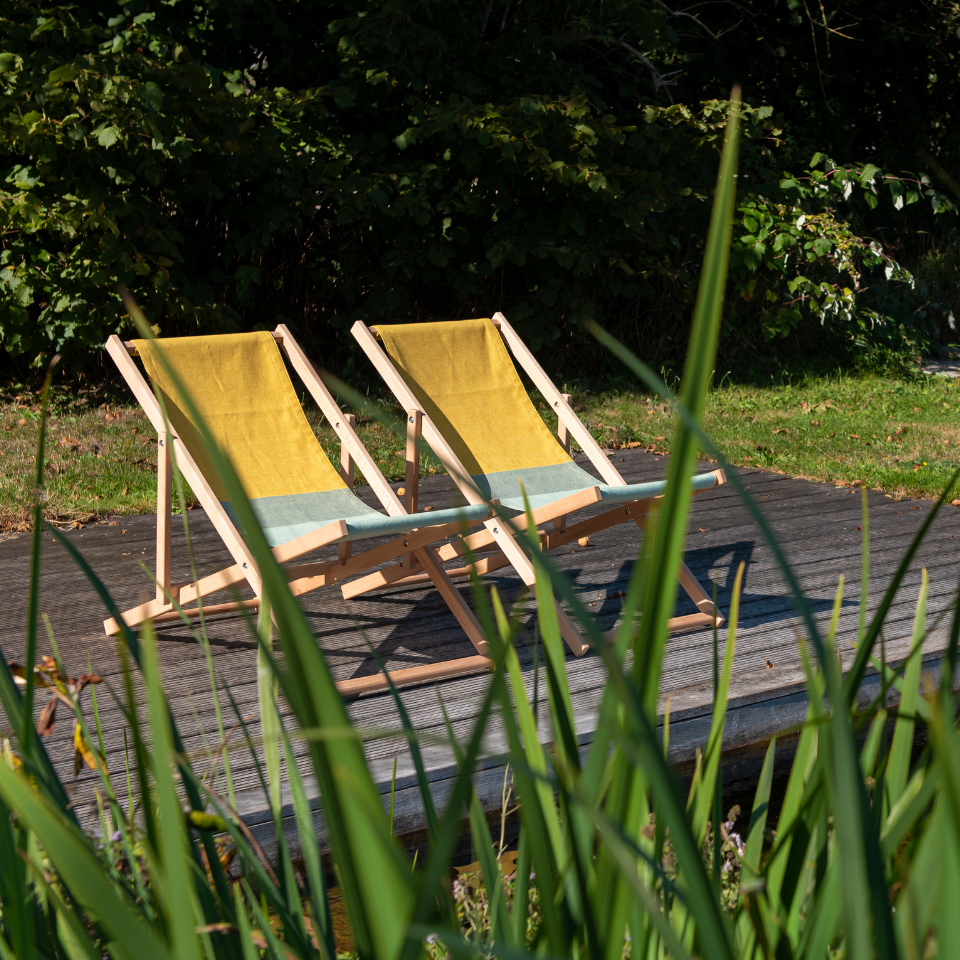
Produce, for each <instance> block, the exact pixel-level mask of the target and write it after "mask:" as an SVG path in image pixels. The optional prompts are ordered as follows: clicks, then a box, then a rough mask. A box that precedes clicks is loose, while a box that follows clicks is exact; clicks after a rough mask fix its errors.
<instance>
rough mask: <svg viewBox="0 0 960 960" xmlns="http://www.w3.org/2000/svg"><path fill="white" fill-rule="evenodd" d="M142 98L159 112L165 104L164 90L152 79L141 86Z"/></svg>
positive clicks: (152, 108) (155, 111)
mask: <svg viewBox="0 0 960 960" xmlns="http://www.w3.org/2000/svg"><path fill="white" fill-rule="evenodd" d="M139 93H140V99H141V100H143V101H144V102H145V103H146V105H147V106H148V107H149V108H150V109H151V110H152V111H153V112H154V113H157V112H159V110H160V108H161V107H162V106H163V91H162V90H161V89H160V88H159V87H158V86H157V85H156V84H155V83H154V82H153V81H152V80H148V81H147V82H146V83H144V84H142V85H141V86H140V88H139Z"/></svg>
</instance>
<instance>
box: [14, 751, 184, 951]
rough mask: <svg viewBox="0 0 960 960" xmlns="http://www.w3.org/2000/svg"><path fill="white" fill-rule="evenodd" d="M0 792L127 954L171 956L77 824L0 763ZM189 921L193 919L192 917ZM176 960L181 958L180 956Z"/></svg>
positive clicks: (86, 907) (72, 890)
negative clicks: (117, 885) (116, 882)
mask: <svg viewBox="0 0 960 960" xmlns="http://www.w3.org/2000/svg"><path fill="white" fill-rule="evenodd" d="M0 797H2V798H3V801H4V802H5V803H6V804H7V806H8V807H9V808H10V809H13V810H16V811H17V812H18V813H19V815H20V819H21V820H22V821H23V822H24V824H25V825H26V826H27V827H28V828H29V829H30V830H32V831H33V832H34V833H35V834H36V835H37V839H38V840H39V841H40V842H41V843H42V844H43V847H44V850H45V851H46V855H47V856H48V857H49V858H50V862H51V863H52V864H53V865H54V867H55V868H56V870H57V873H58V874H59V876H60V878H61V879H62V881H63V882H64V883H65V884H66V885H67V888H68V889H69V891H70V893H71V895H72V896H73V897H74V899H75V900H76V901H77V902H78V903H79V904H81V905H82V906H83V909H84V911H85V912H86V914H87V915H88V916H89V917H90V918H91V919H92V920H93V921H94V922H95V923H96V924H98V925H99V926H100V927H101V928H102V929H103V930H104V932H105V933H106V934H107V936H108V937H109V938H110V939H111V940H113V941H116V942H117V945H118V947H119V948H120V949H121V950H122V951H123V955H124V956H127V957H136V958H138V960H174V956H175V955H174V954H173V953H170V952H168V950H167V948H166V945H165V944H164V943H163V942H162V941H161V940H160V939H159V938H158V937H157V935H156V933H154V930H153V928H152V927H151V926H150V925H149V924H148V923H147V922H146V921H145V920H144V919H143V917H142V916H141V914H140V912H139V911H138V910H137V908H136V907H135V906H134V905H133V903H132V901H131V900H130V899H129V897H128V896H127V895H126V894H125V893H124V891H123V890H122V889H120V888H117V887H116V885H115V884H114V883H113V880H112V878H111V877H110V875H109V873H108V872H107V871H106V870H104V868H103V866H102V865H101V863H100V861H99V860H98V859H97V857H96V854H95V853H94V852H93V850H92V849H91V848H90V845H89V841H88V840H87V838H86V837H84V836H83V834H82V833H81V832H80V829H79V827H77V826H75V825H74V824H72V823H71V822H70V821H69V820H67V819H66V818H65V817H64V816H63V814H61V813H60V811H58V810H57V809H56V808H55V807H54V806H53V805H52V804H51V803H50V802H49V801H48V800H47V799H46V797H44V796H43V795H42V794H39V793H37V792H36V790H34V788H33V786H32V785H31V784H30V783H29V781H28V780H27V779H26V778H25V777H23V776H22V775H21V774H18V773H14V771H12V770H10V769H9V767H7V766H6V764H4V763H0ZM191 920H192V918H191ZM178 960H179V958H178Z"/></svg>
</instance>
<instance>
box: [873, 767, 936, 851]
mask: <svg viewBox="0 0 960 960" xmlns="http://www.w3.org/2000/svg"><path fill="white" fill-rule="evenodd" d="M939 789H940V768H939V766H934V767H931V768H930V769H927V770H924V769H921V770H917V771H916V772H915V773H914V775H913V776H912V777H911V778H910V781H909V782H908V783H907V785H906V787H905V788H904V790H903V792H902V793H901V794H900V797H899V799H898V800H897V802H896V803H895V804H894V805H893V807H892V808H891V810H890V813H889V815H888V817H887V822H886V824H885V826H884V828H883V831H882V832H881V834H880V844H881V847H880V850H881V853H882V854H883V856H884V857H892V856H893V855H894V854H895V853H896V852H897V850H898V849H899V847H900V844H901V843H903V841H904V839H905V838H906V836H907V834H908V833H909V832H910V831H911V830H913V829H914V827H916V825H917V823H918V821H919V820H920V818H921V817H923V816H924V815H925V814H926V813H928V812H929V810H930V805H931V804H932V803H933V801H934V798H935V797H936V796H937V793H938V791H939Z"/></svg>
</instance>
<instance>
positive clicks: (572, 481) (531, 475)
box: [473, 461, 717, 511]
mask: <svg viewBox="0 0 960 960" xmlns="http://www.w3.org/2000/svg"><path fill="white" fill-rule="evenodd" d="M473 482H474V483H475V484H476V485H477V489H478V490H479V491H480V493H481V494H482V495H483V496H484V497H486V498H487V499H489V500H499V501H500V504H501V506H503V507H504V509H506V510H517V511H523V509H524V505H523V494H522V493H521V491H520V483H521V482H522V483H523V489H524V491H525V492H526V494H527V499H528V501H529V503H530V509H531V510H536V509H537V508H538V507H544V506H546V505H547V504H548V503H553V502H554V501H556V500H561V499H562V498H563V497H569V496H570V495H571V494H574V493H577V492H578V491H579V490H587V489H588V488H590V487H597V486H598V487H600V492H601V493H602V494H603V502H604V503H626V502H628V501H630V500H642V499H643V498H644V497H656V496H659V495H660V494H662V493H663V492H664V490H666V482H665V481H663V480H654V481H651V482H649V483H629V484H626V485H624V486H622V487H614V486H610V485H608V484H605V483H601V482H600V481H599V480H596V479H595V478H594V477H591V476H590V474H589V473H587V472H586V470H581V469H580V467H578V466H577V465H576V464H575V463H574V462H573V461H569V462H568V463H557V464H553V465H551V466H549V467H529V468H527V469H525V470H501V471H499V472H497V473H486V474H478V475H475V476H474V477H473ZM716 484H717V478H716V477H715V476H714V475H713V474H712V473H701V474H697V476H695V477H694V478H693V489H694V490H709V489H710V487H714V486H716Z"/></svg>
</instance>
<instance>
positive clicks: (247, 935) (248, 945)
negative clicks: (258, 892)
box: [233, 883, 260, 960]
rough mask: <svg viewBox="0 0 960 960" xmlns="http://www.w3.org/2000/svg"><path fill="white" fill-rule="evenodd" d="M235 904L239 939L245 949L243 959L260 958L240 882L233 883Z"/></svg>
mask: <svg viewBox="0 0 960 960" xmlns="http://www.w3.org/2000/svg"><path fill="white" fill-rule="evenodd" d="M233 895H234V905H235V907H234V908H235V911H236V917H237V930H238V939H239V940H240V949H241V950H242V951H243V960H260V951H259V950H257V948H256V947H254V945H253V929H252V927H251V926H250V918H249V916H248V914H247V904H246V901H245V900H244V897H243V891H242V889H241V887H240V884H239V883H235V884H234V885H233Z"/></svg>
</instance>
